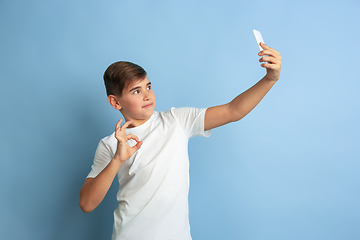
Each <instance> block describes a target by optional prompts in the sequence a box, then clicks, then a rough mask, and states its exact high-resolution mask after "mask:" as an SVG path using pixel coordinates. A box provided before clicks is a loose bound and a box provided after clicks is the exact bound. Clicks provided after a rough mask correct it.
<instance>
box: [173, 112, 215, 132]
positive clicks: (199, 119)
mask: <svg viewBox="0 0 360 240" xmlns="http://www.w3.org/2000/svg"><path fill="white" fill-rule="evenodd" d="M206 110H207V109H206V108H190V107H182V108H171V113H172V114H173V115H174V117H175V118H176V120H177V121H178V122H179V124H180V125H181V127H182V128H183V130H184V132H185V135H186V136H187V137H188V138H191V137H194V136H204V137H208V136H210V134H211V130H209V131H204V128H205V112H206Z"/></svg>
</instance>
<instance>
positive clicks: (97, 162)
mask: <svg viewBox="0 0 360 240" xmlns="http://www.w3.org/2000/svg"><path fill="white" fill-rule="evenodd" d="M112 158H113V153H112V151H111V149H110V148H109V147H108V146H107V145H106V144H105V142H104V141H103V140H100V142H99V144H98V146H97V148H96V151H95V157H94V163H93V165H92V166H91V171H90V173H89V174H88V176H87V178H95V177H96V176H97V175H98V174H99V173H100V172H101V171H102V170H103V169H104V168H105V167H106V166H107V165H108V164H109V162H110V161H111V159H112Z"/></svg>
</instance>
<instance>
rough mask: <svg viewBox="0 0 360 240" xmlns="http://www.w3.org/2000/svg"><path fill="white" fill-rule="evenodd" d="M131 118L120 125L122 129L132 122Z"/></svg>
mask: <svg viewBox="0 0 360 240" xmlns="http://www.w3.org/2000/svg"><path fill="white" fill-rule="evenodd" d="M132 122H133V121H132V120H130V121H127V122H126V123H124V125H122V127H121V128H122V129H125V128H127V127H128V126H129V125H130V124H132Z"/></svg>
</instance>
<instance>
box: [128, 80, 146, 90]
mask: <svg viewBox="0 0 360 240" xmlns="http://www.w3.org/2000/svg"><path fill="white" fill-rule="evenodd" d="M149 85H151V82H148V83H147V84H146V86H149ZM139 88H141V87H140V86H137V87H134V88H132V89H130V90H129V92H132V91H134V90H137V89H139Z"/></svg>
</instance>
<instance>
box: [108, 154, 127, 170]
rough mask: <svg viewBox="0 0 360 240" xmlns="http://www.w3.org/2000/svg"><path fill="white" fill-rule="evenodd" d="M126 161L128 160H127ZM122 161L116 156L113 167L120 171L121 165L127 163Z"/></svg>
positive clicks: (112, 161) (112, 160) (112, 162)
mask: <svg viewBox="0 0 360 240" xmlns="http://www.w3.org/2000/svg"><path fill="white" fill-rule="evenodd" d="M125 161H126V160H125ZM125 161H122V160H121V159H120V158H119V157H117V156H116V155H115V156H114V157H113V158H112V159H111V161H110V163H109V164H111V166H112V167H114V168H116V169H118V170H119V168H120V167H121V165H122V164H123V163H124V162H125Z"/></svg>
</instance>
